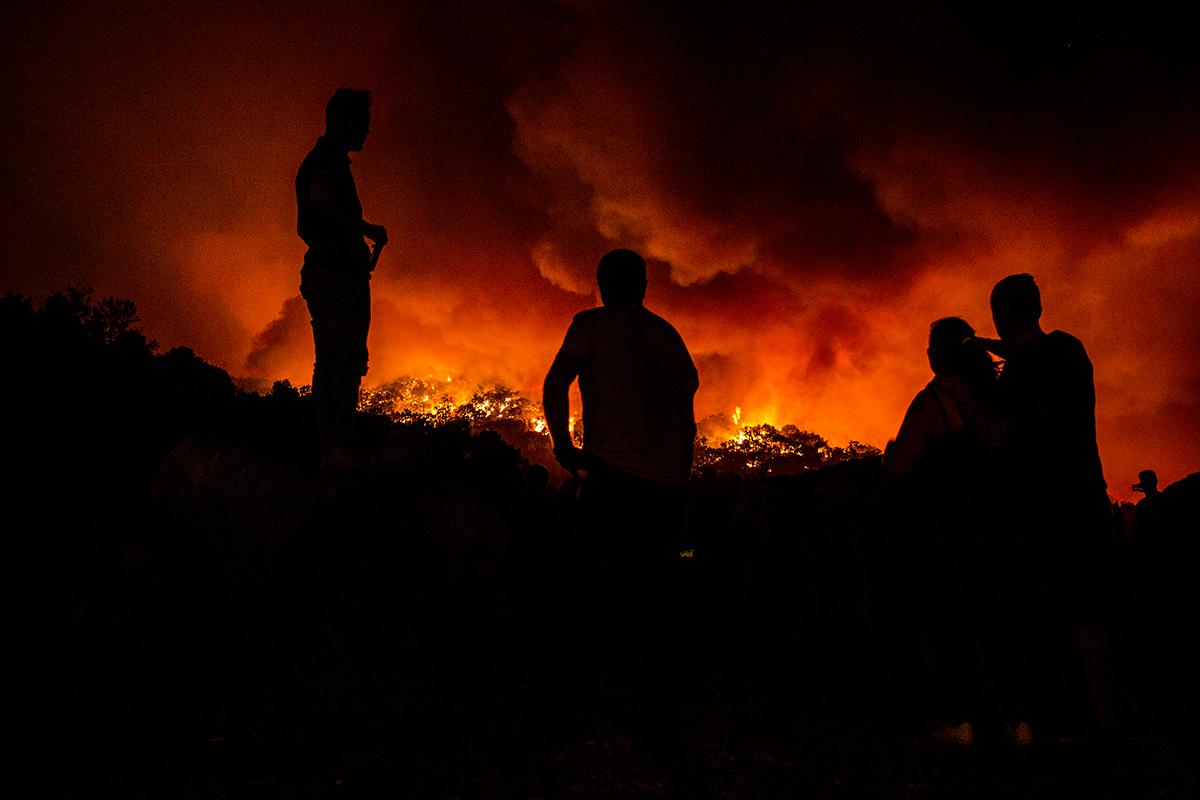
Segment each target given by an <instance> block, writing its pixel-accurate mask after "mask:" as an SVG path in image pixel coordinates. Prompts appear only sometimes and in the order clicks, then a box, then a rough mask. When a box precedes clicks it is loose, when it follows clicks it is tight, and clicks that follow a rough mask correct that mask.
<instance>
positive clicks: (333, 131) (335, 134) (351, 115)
mask: <svg viewBox="0 0 1200 800" xmlns="http://www.w3.org/2000/svg"><path fill="white" fill-rule="evenodd" d="M370 132H371V93H370V92H367V91H361V90H358V89H338V90H337V91H336V92H334V93H333V97H331V98H330V99H329V102H328V103H327V104H326V105H325V136H326V137H327V138H329V139H333V140H334V141H336V142H337V143H338V144H340V145H342V146H343V147H345V148H346V150H347V151H354V152H358V151H359V150H362V149H363V143H364V142H366V140H367V134H368V133H370Z"/></svg>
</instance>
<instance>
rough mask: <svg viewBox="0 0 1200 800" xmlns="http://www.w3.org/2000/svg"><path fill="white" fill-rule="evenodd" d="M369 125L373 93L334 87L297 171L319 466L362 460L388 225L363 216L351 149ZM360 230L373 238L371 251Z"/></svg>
mask: <svg viewBox="0 0 1200 800" xmlns="http://www.w3.org/2000/svg"><path fill="white" fill-rule="evenodd" d="M370 129H371V93H370V92H365V91H355V90H352V89H338V90H337V92H335V93H334V95H333V97H332V98H331V99H330V101H329V103H328V105H326V106H325V135H324V136H321V137H320V138H318V139H317V144H316V146H315V147H313V149H312V151H311V152H309V154H308V156H307V157H305V159H304V161H303V163H301V164H300V170H299V172H297V174H296V205H297V209H298V213H297V223H296V230H297V232H298V233H299V234H300V238H301V239H303V240H304V243H305V244H307V245H308V252H306V253H305V254H304V267H303V269H302V270H301V271H300V294H301V295H303V296H304V299H305V301H306V302H307V303H308V313H309V315H310V316H311V317H312V326H313V343H314V345H315V346H316V361H315V363H314V365H313V380H312V398H313V413H314V416H315V422H316V429H317V438H318V440H319V442H320V446H321V466H322V467H333V468H341V469H359V468H362V467H364V466H365V465H366V464H365V460H364V459H363V458H362V456H360V455H359V454H357V453H356V452H355V451H354V450H353V446H352V444H353V443H352V426H353V424H354V413H355V410H356V409H357V407H358V389H359V384H360V382H361V380H362V376H364V375H366V374H367V330H368V329H369V328H370V326H371V285H370V280H371V270H372V269H374V267H375V259H377V258H378V255H379V250H380V248H381V247H383V245H384V244H386V243H387V231H385V230H384V229H383V227H382V226H380V225H372V224H370V223H368V222H366V221H364V220H363V210H362V204H361V203H360V202H359V200H358V190H357V189H356V188H355V186H354V176H353V175H352V174H351V173H350V157H349V154H350V153H351V152H358V151H360V150H362V148H363V143H364V142H365V141H366V138H367V134H368V133H369V132H370ZM363 237H366V238H368V239H371V240H372V241H373V242H375V253H374V255H372V252H371V250H370V249H369V248H368V247H367V243H366V241H365V240H364V238H363Z"/></svg>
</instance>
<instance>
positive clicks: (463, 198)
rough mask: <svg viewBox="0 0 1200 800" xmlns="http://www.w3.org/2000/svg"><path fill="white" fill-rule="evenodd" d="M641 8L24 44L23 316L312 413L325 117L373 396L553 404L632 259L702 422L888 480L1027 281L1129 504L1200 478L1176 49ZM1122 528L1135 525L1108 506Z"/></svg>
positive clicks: (1053, 35) (1105, 39) (25, 19)
mask: <svg viewBox="0 0 1200 800" xmlns="http://www.w3.org/2000/svg"><path fill="white" fill-rule="evenodd" d="M659 5H660V4H650V6H649V7H646V4H635V3H628V2H616V1H613V2H604V1H603V0H600V1H599V2H527V3H499V2H496V3H486V2H484V3H480V2H472V3H466V2H450V3H447V2H438V3H432V2H429V3H406V4H403V5H402V6H398V5H397V4H390V3H358V4H353V5H349V4H340V3H339V4H334V3H320V2H310V3H302V4H298V5H297V4H293V6H289V8H288V9H287V11H286V13H285V12H284V11H282V10H281V9H280V7H278V6H277V5H275V4H267V3H257V2H250V3H240V4H225V5H224V6H222V4H218V5H216V6H214V5H213V4H211V3H194V4H192V5H190V6H189V5H187V4H186V3H185V4H184V5H179V4H174V5H172V6H170V9H169V10H168V9H167V7H166V6H163V7H161V8H159V7H157V4H151V3H135V4H132V5H131V4H124V5H122V6H120V7H119V8H117V7H102V6H96V5H95V4H86V3H79V2H59V3H54V2H51V3H43V4H38V5H37V7H36V8H33V7H30V8H28V9H25V10H20V11H10V12H7V14H6V25H5V26H4V30H3V32H0V39H2V41H0V44H2V45H3V46H2V48H0V68H2V69H3V73H4V81H3V83H2V85H0V103H2V108H3V111H4V115H5V119H6V126H5V130H4V132H3V134H0V135H2V136H3V137H4V141H3V147H2V148H0V181H2V182H3V190H4V194H5V197H6V200H7V202H8V207H9V211H8V213H7V214H5V215H3V218H2V219H0V225H2V226H3V241H4V243H5V248H4V251H3V264H4V273H3V274H4V286H3V287H0V288H2V289H3V290H9V289H11V290H14V291H23V292H25V293H27V294H34V295H46V294H49V293H51V292H53V291H55V290H57V289H60V288H63V287H64V286H66V285H72V284H90V285H92V286H93V287H95V289H96V291H97V292H98V293H99V294H101V295H105V296H107V295H110V294H111V295H116V296H120V297H127V298H129V299H132V300H134V301H135V302H136V303H137V307H138V311H139V314H140V316H141V318H142V319H143V320H144V323H145V327H146V329H147V333H148V334H149V335H150V336H152V337H154V338H157V339H158V340H159V341H160V342H162V343H163V344H164V345H166V346H173V345H176V344H180V345H186V346H189V347H192V348H194V349H195V350H196V352H197V353H199V354H200V355H202V356H203V357H204V358H206V359H208V360H209V361H211V362H213V363H216V364H218V365H220V366H222V367H224V368H226V369H227V370H229V371H230V372H231V373H233V374H234V375H235V376H238V375H246V376H254V377H258V378H260V379H281V378H288V379H290V380H291V381H292V382H293V383H297V384H301V383H307V382H308V380H309V376H310V375H311V348H312V344H311V339H310V331H309V327H308V320H307V317H306V314H305V310H304V307H303V303H302V301H300V300H299V298H298V282H299V278H298V273H299V265H300V263H301V259H302V256H303V245H302V243H301V242H300V241H299V239H298V238H297V237H296V235H295V208H294V202H295V201H294V197H293V189H292V178H293V177H294V174H295V170H296V167H297V166H298V165H299V163H300V160H301V159H302V158H303V156H304V154H305V153H306V152H307V150H308V149H309V148H310V147H311V145H312V143H313V141H314V140H315V139H316V137H317V136H318V135H319V134H320V133H321V131H322V128H323V117H322V110H323V107H324V103H325V101H326V100H327V99H328V97H329V96H330V95H331V94H332V92H333V91H334V90H335V89H336V88H337V87H339V86H343V85H345V86H351V87H357V88H369V89H371V90H372V91H373V92H374V97H375V106H374V108H373V125H372V134H371V137H370V138H369V139H368V140H367V144H366V147H365V149H364V150H363V152H362V153H361V154H356V155H355V156H354V162H355V163H354V170H355V175H356V179H357V181H358V185H359V192H360V196H361V197H362V200H363V205H364V207H365V208H366V213H367V217H368V219H369V220H371V221H373V222H378V223H381V224H383V225H385V226H387V227H388V230H389V234H390V238H391V242H390V243H389V245H388V248H387V249H386V250H385V251H384V254H383V258H382V260H381V262H380V265H379V269H378V270H377V272H376V276H375V278H374V281H373V287H372V288H373V295H374V306H373V323H372V333H371V341H370V350H371V362H370V373H369V375H368V378H367V380H368V382H371V383H384V382H387V381H390V380H392V379H394V378H396V377H398V376H400V375H412V376H415V377H427V376H432V375H444V376H449V375H453V376H455V377H459V376H468V377H477V378H478V379H480V380H486V379H500V380H503V381H505V382H507V383H508V384H509V385H510V386H512V387H513V388H517V389H523V390H536V388H537V387H538V386H539V385H540V381H541V378H542V376H543V375H544V373H545V370H546V368H547V366H548V364H549V363H550V361H551V359H552V358H553V355H554V352H555V350H556V349H557V346H558V344H559V342H560V339H561V336H562V334H563V332H564V331H565V329H566V326H567V324H568V322H569V320H570V318H571V316H572V314H574V313H575V312H577V311H579V310H582V309H583V308H586V307H588V306H590V305H592V304H594V303H595V302H596V297H595V294H594V291H593V278H592V276H593V273H594V269H595V264H596V262H597V260H598V259H599V256H600V255H602V254H603V253H604V252H605V251H607V250H608V249H611V248H613V247H633V248H635V249H638V250H639V251H641V252H642V253H643V254H645V255H646V256H647V258H648V259H649V260H650V262H651V287H650V290H649V296H648V300H647V305H648V306H649V307H651V308H652V309H653V310H655V311H657V312H658V313H660V314H662V315H663V316H665V317H667V318H668V319H670V320H671V321H672V322H674V323H675V324H676V326H677V327H678V328H679V330H680V332H681V333H682V334H683V336H684V339H685V340H686V341H687V343H688V344H689V346H690V348H691V350H692V352H693V354H694V356H695V359H696V362H697V364H698V366H699V368H700V372H701V381H702V388H701V391H700V394H699V395H698V397H697V412H698V415H700V416H701V417H703V416H707V415H709V414H712V413H717V412H724V413H730V412H731V411H732V409H733V407H734V406H740V407H741V408H742V409H743V419H744V421H745V422H748V423H757V422H764V421H765V422H772V423H775V424H780V425H781V424H783V423H788V422H790V423H794V424H796V425H798V426H800V427H801V428H808V429H810V430H813V431H816V432H818V433H820V434H822V435H824V436H826V437H828V438H829V439H830V440H831V441H833V442H835V443H839V444H840V443H844V442H845V441H846V440H847V439H857V440H860V441H865V442H868V443H871V444H875V445H877V446H882V445H883V444H884V443H885V442H886V441H887V439H888V438H889V437H890V436H892V435H894V433H895V431H896V429H897V428H898V426H899V422H900V418H901V416H902V414H903V411H904V408H905V406H906V404H907V402H908V401H909V399H910V398H911V397H912V395H913V394H914V393H915V392H916V391H917V389H919V388H920V387H921V385H923V383H924V382H925V381H926V380H928V377H929V370H928V365H927V364H926V363H925V356H924V349H925V336H926V334H927V331H928V326H929V323H930V322H931V321H933V320H934V319H937V318H938V317H942V316H947V315H952V314H953V315H960V316H963V317H965V318H966V319H967V320H968V321H969V322H971V323H972V324H973V325H974V326H975V327H976V328H977V329H978V330H980V331H981V332H983V333H985V334H991V333H992V327H991V323H990V319H989V316H988V309H987V295H988V292H989V290H990V287H991V285H992V284H993V283H994V282H995V281H996V280H998V279H999V278H1001V277H1003V276H1004V275H1006V274H1010V273H1013V272H1031V273H1033V274H1034V275H1035V276H1036V277H1037V278H1038V281H1039V283H1040V284H1041V286H1042V288H1043V293H1044V305H1045V308H1046V314H1045V318H1044V322H1045V323H1046V325H1047V326H1048V327H1049V328H1061V329H1064V330H1067V331H1070V332H1072V333H1074V334H1076V335H1078V336H1079V337H1080V338H1081V339H1083V341H1084V343H1085V344H1086V345H1087V347H1088V349H1089V352H1090V353H1091V355H1092V358H1093V361H1094V362H1095V366H1096V376H1097V389H1098V394H1099V408H1098V413H1099V424H1100V436H1101V441H1100V445H1101V455H1102V457H1103V458H1104V461H1105V466H1106V472H1107V474H1108V479H1109V483H1110V488H1111V489H1112V490H1114V491H1115V492H1117V493H1119V494H1121V495H1122V496H1126V497H1127V496H1128V492H1127V487H1128V485H1129V484H1130V483H1132V482H1133V480H1134V476H1135V475H1136V473H1137V471H1138V470H1139V469H1142V468H1154V469H1157V470H1158V471H1159V474H1160V476H1161V477H1162V479H1163V480H1164V482H1166V481H1170V480H1174V479H1177V478H1179V477H1181V476H1182V475H1183V474H1185V473H1186V472H1190V471H1194V470H1195V469H1196V468H1197V464H1198V463H1200V444H1198V443H1200V435H1198V434H1200V424H1198V423H1197V420H1198V418H1200V414H1197V402H1198V401H1197V397H1200V392H1197V389H1198V388H1200V359H1197V358H1196V356H1195V354H1194V351H1193V350H1194V347H1193V344H1192V343H1193V342H1195V341H1197V340H1198V337H1197V334H1200V330H1198V329H1200V322H1198V317H1197V315H1196V314H1195V312H1194V309H1195V308H1196V307H1197V303H1198V302H1200V277H1198V271H1197V269H1196V265H1197V263H1198V261H1200V201H1198V200H1197V198H1198V197H1200V163H1198V159H1200V155H1198V150H1197V148H1196V146H1195V132H1196V130H1198V129H1200V125H1198V123H1200V108H1198V103H1200V79H1198V78H1197V72H1196V70H1195V69H1194V62H1193V59H1194V55H1193V53H1194V50H1193V48H1192V46H1191V44H1190V43H1189V42H1187V40H1186V31H1187V30H1188V29H1189V28H1188V26H1187V25H1186V24H1185V23H1184V21H1183V19H1182V18H1181V19H1180V20H1170V19H1162V18H1156V19H1153V20H1142V19H1139V18H1137V17H1135V16H1131V15H1129V14H1123V15H1120V16H1117V15H1116V12H1112V14H1113V16H1111V17H1105V16H1103V14H1104V12H1101V11H1099V10H1098V9H1093V10H1092V11H1091V12H1090V14H1091V15H1090V16H1089V17H1088V18H1086V19H1083V18H1078V17H1072V16H1068V15H1065V14H1061V15H1059V14H1056V13H1055V12H1053V11H1049V10H1047V9H1046V8H1044V7H1041V8H1039V9H1038V10H1037V13H1032V12H1031V13H1025V12H1023V11H1022V10H1021V9H1019V8H1016V7H1011V6H1009V7H1006V8H1005V9H1004V11H1003V13H1002V14H1001V13H999V12H996V13H994V14H993V12H990V11H987V10H979V9H974V8H969V7H966V6H963V7H960V8H958V9H957V10H953V11H945V10H943V11H942V12H939V13H933V12H913V11H904V10H899V9H891V10H889V9H880V8H878V7H877V6H875V5H869V6H868V5H864V6H862V7H858V6H856V5H855V4H845V3H839V4H834V5H831V6H829V7H827V8H815V7H814V8H810V9H805V10H796V9H794V8H789V9H786V10H785V9H782V8H780V7H778V4H763V5H762V6H761V7H759V6H758V4H754V3H743V4H728V5H727V6H725V7H723V8H719V9H716V10H714V9H709V8H704V7H688V8H687V9H686V10H685V11H683V12H680V11H679V10H678V7H669V8H668V7H667V6H662V7H661V8H659V7H658V6H659ZM1122 490H1124V491H1122Z"/></svg>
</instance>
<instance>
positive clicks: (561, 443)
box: [542, 353, 584, 472]
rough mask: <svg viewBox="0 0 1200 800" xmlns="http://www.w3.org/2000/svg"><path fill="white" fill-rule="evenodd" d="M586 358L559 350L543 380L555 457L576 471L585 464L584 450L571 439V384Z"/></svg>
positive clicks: (544, 410)
mask: <svg viewBox="0 0 1200 800" xmlns="http://www.w3.org/2000/svg"><path fill="white" fill-rule="evenodd" d="M583 363H584V362H583V359H581V358H579V357H578V356H572V355H568V354H566V353H559V354H558V355H557V356H555V358H554V363H553V364H552V365H551V366H550V371H549V372H548V373H546V381H545V383H543V384H542V411H543V412H544V413H545V415H546V427H547V428H548V429H549V431H550V440H551V442H552V443H553V444H554V457H555V458H556V459H558V463H560V464H562V465H563V467H564V468H566V469H568V470H571V471H572V472H574V471H575V470H578V469H580V467H581V465H582V463H581V462H582V459H583V452H582V451H581V450H579V448H577V447H575V443H574V442H572V441H571V427H570V426H571V400H570V396H569V392H570V390H571V384H572V383H573V382H574V381H575V379H576V378H577V377H579V373H580V371H581V370H582V369H583Z"/></svg>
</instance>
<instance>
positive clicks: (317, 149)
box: [299, 136, 350, 173]
mask: <svg viewBox="0 0 1200 800" xmlns="http://www.w3.org/2000/svg"><path fill="white" fill-rule="evenodd" d="M349 164H350V157H349V156H348V155H346V154H345V153H342V152H340V151H339V150H338V149H337V148H336V147H334V146H333V145H332V144H331V143H330V142H329V140H328V139H326V138H325V137H324V136H322V137H321V138H319V139H317V143H316V144H314V145H313V148H312V149H311V150H309V151H308V155H306V156H305V157H304V160H303V161H301V162H300V170H299V171H300V172H301V173H303V172H318V171H321V170H336V169H344V168H346V167H347V166H349Z"/></svg>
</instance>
